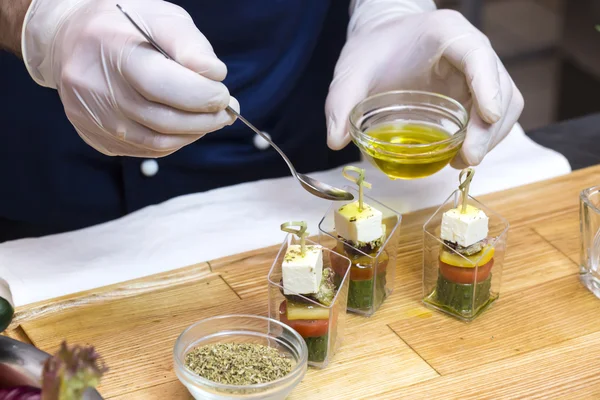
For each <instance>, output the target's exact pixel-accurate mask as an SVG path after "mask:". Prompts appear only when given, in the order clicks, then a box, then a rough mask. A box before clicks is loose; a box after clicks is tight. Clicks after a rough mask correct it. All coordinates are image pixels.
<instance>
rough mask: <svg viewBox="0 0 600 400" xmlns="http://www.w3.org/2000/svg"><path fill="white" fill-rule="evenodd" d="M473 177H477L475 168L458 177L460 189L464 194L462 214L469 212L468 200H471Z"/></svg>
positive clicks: (463, 171)
mask: <svg viewBox="0 0 600 400" xmlns="http://www.w3.org/2000/svg"><path fill="white" fill-rule="evenodd" d="M473 175H475V170H474V169H473V168H465V169H463V170H462V171H461V172H460V175H459V176H458V182H459V183H460V185H459V186H458V189H459V190H460V191H461V192H462V207H461V210H460V212H461V214H464V213H466V212H467V200H468V198H469V188H470V186H471V181H472V180H473ZM463 178H464V180H463Z"/></svg>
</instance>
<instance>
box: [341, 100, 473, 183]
mask: <svg viewBox="0 0 600 400" xmlns="http://www.w3.org/2000/svg"><path fill="white" fill-rule="evenodd" d="M468 122H469V114H468V113H467V110H465V108H464V107H463V106H462V105H461V104H460V103H459V102H458V101H456V100H454V99H451V98H450V97H446V96H443V95H441V94H436V93H429V92H421V91H408V90H399V91H391V92H385V93H380V94H376V95H374V96H371V97H368V98H366V99H365V100H363V101H361V102H360V103H358V104H357V105H356V106H355V107H354V108H353V109H352V111H351V113H350V135H351V137H352V140H353V141H354V143H355V144H356V146H358V148H359V149H360V150H361V151H362V152H363V154H364V155H365V157H366V158H367V159H368V160H369V161H370V162H371V163H372V164H373V165H374V166H375V167H377V168H379V169H380V170H381V171H382V172H383V173H385V174H386V175H387V176H389V177H390V178H392V179H417V178H424V177H427V176H430V175H433V174H434V173H436V172H438V171H439V170H441V169H442V168H444V167H445V166H446V165H448V163H450V161H451V160H452V159H453V158H454V156H455V155H456V154H457V153H458V151H459V150H460V148H461V146H462V144H463V142H464V140H465V134H466V127H467V124H468ZM407 124H411V125H412V126H418V127H420V128H423V129H425V130H429V131H431V130H434V131H440V130H441V131H443V132H446V133H447V134H448V135H449V137H448V138H447V139H443V140H438V141H433V142H429V141H422V140H418V137H417V138H415V137H412V138H407V137H404V138H403V137H401V136H394V137H392V138H390V139H389V140H382V139H378V138H375V137H373V136H372V135H371V134H370V132H372V131H373V129H375V128H378V127H379V128H381V127H383V126H385V127H386V128H388V127H389V128H388V129H390V130H391V131H393V132H394V133H395V132H396V130H395V127H398V131H401V127H402V126H403V125H407ZM422 138H424V136H423V137H422Z"/></svg>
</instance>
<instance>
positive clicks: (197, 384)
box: [173, 315, 308, 400]
mask: <svg viewBox="0 0 600 400" xmlns="http://www.w3.org/2000/svg"><path fill="white" fill-rule="evenodd" d="M212 343H258V344H262V345H266V346H270V347H274V348H276V349H277V350H279V351H280V353H282V354H284V355H286V356H287V357H289V358H290V360H292V364H293V366H292V370H291V372H290V373H289V374H287V375H286V376H284V377H283V378H280V379H278V380H275V381H272V382H268V383H262V384H256V385H247V386H235V385H225V384H221V383H217V382H213V381H210V380H208V379H205V378H203V377H201V376H199V375H197V374H195V373H193V372H192V371H190V370H189V369H188V368H186V366H185V356H186V354H187V353H188V352H189V351H191V350H193V349H194V348H195V347H198V346H203V345H207V344H212ZM307 359H308V349H307V347H306V343H305V342H304V339H302V337H301V336H300V335H299V334H298V333H297V332H296V331H294V330H293V329H291V328H289V327H288V326H287V325H284V324H282V323H281V322H279V321H276V320H274V319H271V318H266V317H261V316H257V315H224V316H217V317H212V318H207V319H204V320H202V321H200V322H197V323H195V324H194V325H192V326H190V327H189V328H187V329H186V330H185V331H183V333H182V334H181V335H180V336H179V338H178V339H177V342H176V343H175V347H174V349H173V360H174V364H175V373H176V374H177V377H178V378H179V380H180V381H181V383H183V385H184V386H185V387H186V388H187V389H188V390H189V392H190V394H191V395H192V396H193V397H194V398H195V399H202V400H230V399H231V400H233V399H236V400H240V399H261V400H282V399H285V398H287V396H289V394H290V393H291V392H292V390H294V388H295V387H296V386H297V385H298V384H299V383H300V382H301V381H302V379H303V378H304V375H305V374H306V370H307Z"/></svg>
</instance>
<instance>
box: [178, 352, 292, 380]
mask: <svg viewBox="0 0 600 400" xmlns="http://www.w3.org/2000/svg"><path fill="white" fill-rule="evenodd" d="M185 365H186V366H187V367H188V368H189V369H190V370H191V371H192V372H194V373H196V374H198V375H200V376H201V377H203V378H206V379H208V380H211V381H213V382H218V383H223V384H228V385H238V386H241V385H253V384H258V383H266V382H271V381H274V380H276V379H279V378H282V377H284V376H286V375H287V374H289V373H290V371H291V370H292V361H291V360H290V359H289V358H286V357H285V356H284V355H282V354H281V353H280V352H279V351H278V350H277V349H275V348H273V347H269V346H264V345H261V344H256V343H218V344H210V345H206V346H201V347H197V348H195V349H193V350H192V351H190V352H189V353H187V354H186V356H185Z"/></svg>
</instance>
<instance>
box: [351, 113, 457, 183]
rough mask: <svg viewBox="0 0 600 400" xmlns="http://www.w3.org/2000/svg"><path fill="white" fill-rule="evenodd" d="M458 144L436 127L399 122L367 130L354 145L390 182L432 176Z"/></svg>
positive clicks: (454, 151) (448, 159)
mask: <svg viewBox="0 0 600 400" xmlns="http://www.w3.org/2000/svg"><path fill="white" fill-rule="evenodd" d="M454 139H459V138H458V137H457V138H454ZM461 144H462V141H460V140H453V136H452V135H451V134H450V133H448V132H447V131H445V130H443V129H441V128H439V127H437V126H432V125H428V124H425V123H400V122H399V123H386V124H381V125H377V126H374V127H371V128H370V129H368V130H367V131H365V132H364V134H363V137H362V140H361V143H357V145H358V146H359V147H360V148H361V150H362V151H363V153H364V154H365V156H366V157H367V158H368V159H369V160H370V161H371V162H372V163H373V164H374V165H375V166H376V167H377V168H379V169H380V170H381V171H382V172H383V173H385V174H386V175H387V176H388V177H390V178H391V179H417V178H424V177H427V176H429V175H432V174H434V173H436V172H438V171H439V170H441V169H442V168H444V167H445V166H446V165H448V163H449V162H450V161H451V160H452V158H454V156H455V155H456V153H457V152H458V151H459V149H460V146H461Z"/></svg>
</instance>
